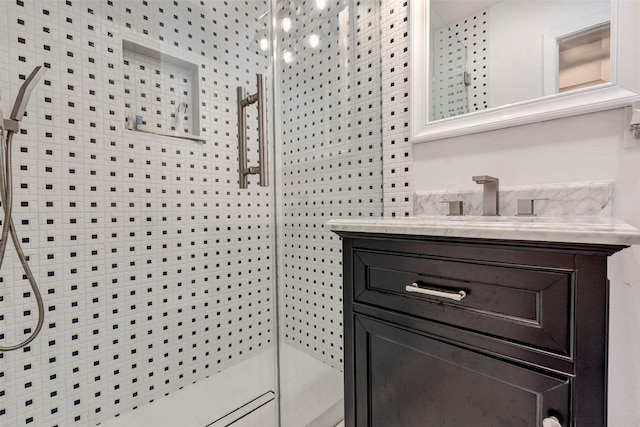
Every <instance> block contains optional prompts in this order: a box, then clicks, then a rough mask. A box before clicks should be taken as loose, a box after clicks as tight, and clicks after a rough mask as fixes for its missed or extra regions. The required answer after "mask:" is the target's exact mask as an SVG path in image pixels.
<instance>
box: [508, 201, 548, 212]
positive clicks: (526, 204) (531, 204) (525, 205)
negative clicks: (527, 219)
mask: <svg viewBox="0 0 640 427" xmlns="http://www.w3.org/2000/svg"><path fill="white" fill-rule="evenodd" d="M536 200H549V199H518V212H517V213H516V216H536V213H535V201H536Z"/></svg>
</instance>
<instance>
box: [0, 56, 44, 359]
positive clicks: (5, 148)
mask: <svg viewBox="0 0 640 427" xmlns="http://www.w3.org/2000/svg"><path fill="white" fill-rule="evenodd" d="M45 71H46V70H45V68H43V67H42V66H40V65H39V66H37V67H36V68H34V70H33V71H32V72H31V74H30V75H29V77H27V78H26V80H25V82H24V83H23V84H22V86H21V87H20V90H19V91H18V96H17V98H16V101H15V103H14V105H13V110H11V115H10V116H9V118H8V119H4V118H3V115H2V111H0V137H1V138H0V142H1V143H0V199H2V209H3V211H4V218H3V219H2V237H1V238H0V269H2V264H3V262H4V255H5V251H6V248H7V240H8V238H9V234H11V240H12V241H13V246H14V249H15V251H16V253H17V254H18V259H19V260H20V263H21V264H22V268H23V270H24V273H25V276H26V278H27V280H28V281H29V285H31V290H32V291H33V294H34V296H35V298H36V303H37V305H38V323H37V325H36V328H35V330H34V331H33V332H32V333H31V335H29V337H27V338H26V339H25V340H24V341H22V342H20V343H17V344H13V345H9V346H0V352H4V351H13V350H18V349H20V348H22V347H25V346H26V345H28V344H29V343H30V342H31V341H33V340H34V339H35V337H36V336H37V335H38V334H39V333H40V330H41V329H42V325H43V323H44V303H43V301H42V295H41V294H40V290H39V289H38V284H37V283H36V280H35V277H34V275H33V272H32V271H31V267H29V263H28V261H27V257H26V256H25V254H24V252H23V250H22V246H21V244H20V239H19V238H18V234H17V232H16V228H15V225H14V223H13V218H12V217H11V215H12V210H13V171H12V166H11V141H12V140H13V135H14V134H16V133H17V132H18V131H19V130H20V121H21V120H22V118H23V117H24V113H25V111H26V109H27V103H28V102H29V97H30V96H31V92H32V91H33V88H34V87H35V86H36V84H37V83H38V81H40V79H41V78H42V75H43V74H44V72H45ZM5 131H6V132H5Z"/></svg>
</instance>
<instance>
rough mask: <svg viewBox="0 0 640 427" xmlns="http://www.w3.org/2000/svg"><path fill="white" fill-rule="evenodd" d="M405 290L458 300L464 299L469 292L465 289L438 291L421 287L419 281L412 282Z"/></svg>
mask: <svg viewBox="0 0 640 427" xmlns="http://www.w3.org/2000/svg"><path fill="white" fill-rule="evenodd" d="M404 290H405V291H407V292H415V293H418V294H423V295H431V296H434V297H442V298H449V299H452V300H456V301H462V299H463V298H464V297H466V296H467V293H466V292H465V291H463V290H460V291H457V292H455V291H437V290H435V289H426V288H421V287H420V286H418V284H417V283H412V284H410V285H407V286H405V288H404Z"/></svg>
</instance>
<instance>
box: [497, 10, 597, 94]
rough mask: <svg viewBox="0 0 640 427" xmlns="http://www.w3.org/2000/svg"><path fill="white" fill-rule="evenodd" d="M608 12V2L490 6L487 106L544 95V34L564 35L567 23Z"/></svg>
mask: <svg viewBox="0 0 640 427" xmlns="http://www.w3.org/2000/svg"><path fill="white" fill-rule="evenodd" d="M608 9H609V2H608V1H581V2H568V1H564V0H563V1H545V2H544V7H541V4H540V2H535V1H521V0H518V1H501V2H499V3H496V4H495V5H493V6H492V7H491V8H490V12H489V22H490V31H489V49H488V51H489V61H488V62H489V64H491V66H490V67H489V106H490V107H495V106H499V105H506V104H511V103H513V102H518V101H523V100H527V99H533V98H537V97H539V96H542V95H544V91H543V88H544V87H543V84H544V75H543V57H544V54H545V52H544V50H543V36H544V35H545V33H547V32H557V31H560V34H565V32H564V31H562V30H561V29H563V28H567V27H568V26H569V24H570V23H572V22H579V21H581V20H582V19H584V18H586V17H589V16H593V15H596V14H598V13H602V12H605V14H607V13H608ZM514 16H520V17H523V19H513V17H514ZM567 31H568V30H567ZM545 66H546V64H545ZM552 66H553V67H555V64H552Z"/></svg>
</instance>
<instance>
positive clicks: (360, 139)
mask: <svg viewBox="0 0 640 427" xmlns="http://www.w3.org/2000/svg"><path fill="white" fill-rule="evenodd" d="M307 3H311V4H312V3H314V2H307ZM346 3H349V2H344V1H340V0H330V1H329V2H328V7H327V9H326V10H325V11H324V12H323V14H322V15H321V16H320V17H319V18H320V19H321V20H322V21H321V22H323V23H322V26H323V28H322V29H323V31H322V32H321V34H322V38H321V44H320V45H319V46H318V47H316V48H313V47H310V46H308V45H305V44H302V45H299V46H298V48H297V49H296V52H297V54H296V57H295V58H294V61H293V62H292V63H290V64H287V63H284V62H283V63H282V65H281V67H280V70H279V73H278V85H279V89H280V91H281V92H280V94H279V96H280V103H281V104H280V111H279V119H280V123H279V125H280V128H281V138H282V148H281V150H282V166H281V168H282V172H281V173H282V193H283V195H282V201H283V206H282V217H283V223H282V230H283V236H282V247H283V250H282V258H281V263H280V266H279V268H280V270H279V271H280V277H281V279H280V280H281V288H280V289H281V290H280V293H281V299H282V301H281V304H280V307H281V308H282V310H281V313H280V325H281V329H282V332H281V333H282V335H283V338H284V340H285V342H287V343H289V344H291V345H293V346H296V347H298V348H300V349H302V350H303V351H305V352H307V353H309V354H312V355H313V356H314V357H316V358H317V359H319V360H321V361H323V362H325V363H327V364H328V365H330V366H333V367H336V368H338V369H341V368H342V362H343V360H342V358H343V356H342V354H343V346H342V342H343V335H342V330H343V324H342V317H343V316H342V262H341V241H340V238H339V237H338V236H337V235H335V234H334V233H331V232H329V231H327V230H325V229H324V228H323V223H324V222H326V221H327V220H329V219H331V218H349V217H380V216H382V210H383V209H382V135H381V108H382V107H381V87H380V85H381V79H380V77H381V73H380V35H381V33H380V24H379V22H380V4H379V1H376V0H361V1H356V2H353V4H352V5H351V7H353V8H354V9H353V10H349V9H348V6H347V7H345V6H346ZM338 11H341V12H338ZM311 13H312V12H309V14H311ZM349 16H351V20H349V19H348V17H349ZM298 20H299V22H298V23H299V24H301V23H304V24H306V25H305V28H307V31H308V32H310V33H313V31H314V28H313V26H314V24H315V25H317V22H318V17H315V18H314V17H313V16H306V15H300V16H298ZM279 37H280V38H279V39H280V40H281V42H282V43H283V44H284V45H290V44H291V39H292V38H294V37H296V36H295V35H289V34H288V33H284V34H280V35H279Z"/></svg>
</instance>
